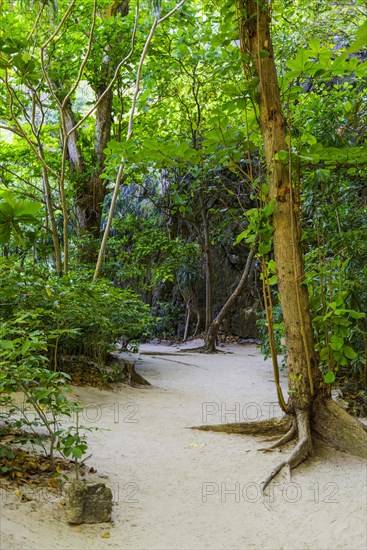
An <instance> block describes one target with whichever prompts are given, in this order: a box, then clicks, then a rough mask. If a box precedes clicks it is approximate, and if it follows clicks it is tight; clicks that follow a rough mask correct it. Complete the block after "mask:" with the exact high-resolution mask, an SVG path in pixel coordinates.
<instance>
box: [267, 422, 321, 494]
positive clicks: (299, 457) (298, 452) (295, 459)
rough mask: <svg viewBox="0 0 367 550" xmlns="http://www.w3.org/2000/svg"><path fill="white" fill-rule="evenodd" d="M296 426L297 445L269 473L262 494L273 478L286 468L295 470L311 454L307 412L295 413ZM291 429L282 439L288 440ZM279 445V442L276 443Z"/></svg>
mask: <svg viewBox="0 0 367 550" xmlns="http://www.w3.org/2000/svg"><path fill="white" fill-rule="evenodd" d="M296 418H297V424H296V430H298V437H299V439H298V443H297V445H296V446H295V448H294V449H293V451H292V452H291V454H290V455H289V456H288V458H286V459H285V460H282V462H280V463H279V464H278V465H277V466H276V467H275V468H274V470H273V471H272V472H271V474H270V475H269V476H268V477H267V478H266V479H265V481H264V482H263V483H262V491H263V493H264V491H265V489H266V487H267V486H268V485H269V483H270V482H271V481H272V480H273V479H274V477H275V476H276V475H277V474H278V473H279V472H280V471H281V470H282V469H283V468H284V467H285V466H287V467H288V468H289V470H293V469H294V468H297V466H299V465H300V464H301V463H302V462H303V461H304V460H306V458H307V457H308V456H309V455H311V454H312V439H311V430H310V419H309V414H308V411H298V412H297V416H296ZM292 428H293V427H292ZM291 432H292V429H291V430H289V432H288V433H287V434H286V435H285V437H284V438H282V439H285V438H286V437H288V440H290V434H291ZM278 443H279V442H278Z"/></svg>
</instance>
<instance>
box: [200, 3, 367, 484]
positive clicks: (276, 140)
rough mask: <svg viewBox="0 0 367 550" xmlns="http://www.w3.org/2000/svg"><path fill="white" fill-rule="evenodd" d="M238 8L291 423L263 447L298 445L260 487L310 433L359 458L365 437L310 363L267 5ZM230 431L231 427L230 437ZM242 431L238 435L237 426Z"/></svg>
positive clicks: (365, 451)
mask: <svg viewBox="0 0 367 550" xmlns="http://www.w3.org/2000/svg"><path fill="white" fill-rule="evenodd" d="M238 8H239V9H238V17H239V20H240V44H241V51H242V54H243V55H244V59H246V56H247V57H248V56H249V57H250V60H251V61H250V64H249V65H248V66H246V67H245V68H246V70H247V71H252V73H253V75H254V77H255V78H257V79H258V81H259V89H258V94H256V99H257V101H258V106H259V124H260V129H261V133H262V137H263V143H264V152H265V160H266V167H267V179H268V185H269V200H271V201H274V203H275V210H274V213H273V226H274V258H275V262H276V269H277V279H278V290H279V295H280V301H281V305H282V311H283V318H284V324H285V331H286V353H287V365H288V378H289V393H290V399H289V402H288V405H287V413H288V415H289V416H290V417H291V418H292V422H291V424H290V427H289V429H288V431H287V432H286V433H285V434H284V435H283V436H282V437H281V438H280V439H279V440H278V441H276V442H275V443H274V444H273V445H271V448H275V447H279V446H281V445H283V444H285V443H287V442H289V441H291V440H292V439H293V438H294V437H296V436H298V442H297V444H296V446H295V448H294V449H293V451H292V452H291V453H290V455H289V456H288V457H287V458H286V459H285V460H283V461H282V462H281V463H280V464H278V465H277V466H276V468H275V469H274V470H273V471H272V472H271V474H270V475H269V477H268V478H267V479H266V480H265V481H264V485H263V487H264V489H265V487H266V486H267V485H268V483H269V482H270V481H271V480H272V479H273V477H274V476H275V475H276V474H277V473H278V472H279V471H280V470H281V469H282V468H283V467H284V466H288V467H289V468H290V469H292V468H296V467H297V466H298V465H299V464H300V463H301V462H303V461H304V460H305V459H306V458H307V457H308V456H309V455H310V454H312V443H313V437H312V436H313V435H317V436H318V437H321V438H322V439H323V440H325V441H326V442H327V443H329V444H331V445H332V446H334V447H336V448H337V449H339V450H342V451H346V452H350V453H352V454H355V455H357V456H361V457H364V458H367V433H366V429H365V426H363V425H362V424H361V423H359V422H358V421H357V420H355V419H354V418H352V417H351V416H349V415H348V414H347V413H346V412H345V411H343V410H342V409H341V408H340V407H338V405H336V403H334V402H332V401H331V399H330V398H329V397H328V393H327V392H326V389H325V386H324V384H323V383H322V380H321V377H320V372H319V368H318V364H317V360H316V354H315V351H314V342H313V331H312V324H311V315H310V305H309V297H308V291H307V287H306V285H305V284H303V280H304V264H303V257H302V251H301V244H300V243H301V228H300V223H299V219H298V216H297V208H296V206H295V202H296V201H295V197H294V190H293V188H292V181H291V171H290V169H289V166H288V164H282V163H280V162H278V161H277V160H276V158H274V157H275V155H276V154H277V153H278V152H279V151H288V146H287V143H286V124H285V118H284V114H283V109H282V105H281V97H280V90H279V85H278V79H277V73H276V67H275V62H274V55H273V47H272V42H271V35H270V13H269V4H268V1H267V0H264V1H258V0H238ZM270 424H271V422H270ZM274 426H275V424H274ZM204 428H205V429H208V428H209V427H208V426H205V427H204ZM258 428H259V430H258V431H259V433H261V432H262V431H263V428H264V426H262V425H261V424H259V426H258ZM266 428H267V429H269V421H268V422H266ZM217 429H218V427H217ZM233 429H234V427H233V425H232V426H228V427H226V426H225V425H224V426H222V427H221V431H226V432H231V433H232V432H233ZM238 429H239V426H238V425H237V433H238ZM242 430H243V433H246V427H245V426H244V425H242Z"/></svg>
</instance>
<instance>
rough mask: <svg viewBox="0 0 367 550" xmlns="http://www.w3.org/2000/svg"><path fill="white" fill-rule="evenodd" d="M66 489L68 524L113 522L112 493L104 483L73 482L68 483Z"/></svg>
mask: <svg viewBox="0 0 367 550" xmlns="http://www.w3.org/2000/svg"><path fill="white" fill-rule="evenodd" d="M64 489H65V501H66V521H67V522H68V523H73V524H80V523H102V522H110V521H111V513H112V491H111V489H109V488H108V487H106V486H105V484H104V483H93V484H91V483H87V482H86V481H72V482H68V483H66V484H65V487H64Z"/></svg>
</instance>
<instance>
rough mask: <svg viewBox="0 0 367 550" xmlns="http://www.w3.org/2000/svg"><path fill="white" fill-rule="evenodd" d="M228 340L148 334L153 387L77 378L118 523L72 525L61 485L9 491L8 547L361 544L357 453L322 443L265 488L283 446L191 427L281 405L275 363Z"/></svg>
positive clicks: (366, 513)
mask: <svg viewBox="0 0 367 550" xmlns="http://www.w3.org/2000/svg"><path fill="white" fill-rule="evenodd" d="M195 344H196V345H197V343H195V342H194V343H190V344H189V345H191V346H194V345H195ZM221 349H222V351H226V352H227V353H220V354H216V355H206V354H198V353H190V352H186V353H179V351H178V346H163V345H158V344H157V345H154V344H149V345H144V346H142V349H141V353H140V355H139V359H138V361H137V371H138V372H139V373H140V374H142V375H143V376H144V377H145V378H146V379H147V380H149V381H150V382H151V384H152V386H149V387H144V388H131V387H129V386H126V385H119V386H116V387H115V388H114V389H113V390H110V391H107V390H99V389H97V388H91V387H83V388H80V387H76V388H74V394H75V396H76V397H77V398H79V399H81V400H82V401H83V403H84V411H83V415H82V420H81V423H82V424H84V425H85V426H93V427H97V428H98V430H97V431H93V432H92V433H91V434H89V436H88V440H89V452H90V453H91V454H92V456H91V458H90V459H89V460H88V468H91V467H93V468H94V469H95V470H97V473H95V474H89V477H91V478H94V479H96V480H97V479H98V480H99V479H101V478H102V479H103V481H105V482H106V483H107V485H109V486H110V487H111V489H112V490H113V494H114V501H115V506H114V508H113V523H112V524H99V525H81V526H70V525H68V524H67V523H65V519H64V508H63V506H62V499H61V498H60V495H53V494H52V493H50V494H48V493H47V492H46V491H41V492H40V494H39V495H38V498H34V496H31V497H30V498H31V500H26V502H21V501H20V499H19V495H18V496H17V495H16V494H15V493H10V492H3V493H2V498H1V515H0V527H1V542H0V548H1V550H20V549H22V550H28V549H37V550H52V549H60V550H66V549H67V550H84V549H85V550H87V549H88V550H94V549H98V550H100V549H101V550H102V549H112V548H118V549H121V550H122V549H136V550H141V549H157V550H163V549H169V550H175V549H180V550H181V549H182V550H183V549H211V550H214V549H215V550H219V549H226V550H229V549H244V550H247V549H260V548H262V549H266V550H283V549H284V550H285V549H289V550H298V549H312V550H319V549H320V550H321V549H322V550H334V549H338V548H340V549H343V550H359V549H365V548H366V547H367V504H366V491H367V487H366V485H367V468H366V463H365V462H364V461H363V460H362V459H358V458H354V457H352V456H349V455H347V454H343V453H339V452H336V451H333V450H330V449H328V448H326V447H325V446H323V445H320V446H318V448H317V449H316V452H315V455H314V457H313V460H312V461H308V462H306V463H305V464H303V465H301V466H300V467H299V468H298V469H297V470H296V471H295V472H293V474H292V478H291V480H289V478H288V474H287V472H283V473H281V474H280V476H279V477H278V478H277V479H276V480H275V481H274V482H273V483H272V484H271V485H270V487H269V488H268V490H267V494H266V495H265V496H264V497H262V496H261V493H260V483H261V482H262V481H263V480H264V479H265V478H266V477H267V475H268V474H269V472H270V471H271V470H272V468H273V466H275V465H276V464H277V463H278V461H279V454H278V452H276V453H266V454H263V453H261V452H259V451H258V449H259V448H260V447H262V446H264V445H263V443H262V442H261V441H260V440H259V439H256V438H252V437H248V436H239V435H225V434H220V433H212V432H203V431H195V430H190V429H186V428H188V427H190V426H195V425H200V424H205V423H206V424H219V423H222V422H240V421H245V420H253V419H260V417H262V418H268V417H269V416H272V415H273V413H274V412H275V414H276V415H280V410H279V408H278V406H277V405H276V392H275V387H274V384H273V381H272V367H271V364H270V362H269V361H264V360H263V357H262V355H261V353H260V352H259V351H258V349H257V347H256V345H236V344H230V345H226V346H225V347H222V348H221ZM148 353H149V354H148ZM156 353H158V354H157V355H154V354H156ZM159 353H165V354H164V355H159ZM166 353H167V354H169V355H166ZM282 384H283V386H284V387H286V377H285V375H283V376H282ZM289 448H290V447H288V450H289ZM283 452H287V449H285V450H284V451H283ZM93 476H94V477H93ZM104 476H106V477H104Z"/></svg>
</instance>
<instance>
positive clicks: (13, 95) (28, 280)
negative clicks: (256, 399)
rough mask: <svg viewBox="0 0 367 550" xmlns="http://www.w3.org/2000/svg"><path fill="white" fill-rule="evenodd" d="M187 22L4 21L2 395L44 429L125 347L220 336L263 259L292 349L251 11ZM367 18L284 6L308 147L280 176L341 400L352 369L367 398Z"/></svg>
mask: <svg viewBox="0 0 367 550" xmlns="http://www.w3.org/2000/svg"><path fill="white" fill-rule="evenodd" d="M174 6H175V4H174V2H164V3H162V5H161V3H160V2H158V3H154V7H155V9H154V10H153V9H152V6H151V5H150V4H149V6H147V5H143V6H142V7H139V5H138V3H136V2H134V1H133V0H131V1H130V2H129V1H123V2H121V3H119V2H117V3H113V4H111V3H110V1H109V0H98V1H94V0H93V1H92V0H86V1H85V2H83V3H82V4H80V3H78V2H68V1H66V0H60V2H58V4H57V6H56V4H55V5H54V4H53V3H47V2H46V3H44V2H40V3H38V2H35V3H31V4H26V3H24V2H18V1H14V2H10V3H8V5H5V4H4V5H2V6H1V7H0V28H1V31H0V80H1V83H2V87H1V92H0V145H1V148H0V182H1V189H0V247H1V254H2V258H1V264H0V269H1V282H0V304H1V310H0V321H1V327H2V333H1V335H0V336H1V340H0V352H1V362H2V374H1V387H2V391H3V392H4V393H5V394H6V395H11V394H12V393H14V392H15V391H18V390H21V391H24V389H25V388H26V389H27V392H31V393H30V394H29V395H28V394H25V395H26V399H27V400H28V401H29V402H31V403H33V404H35V406H36V407H38V409H37V410H38V412H39V414H40V415H41V416H42V407H41V405H42V406H43V405H47V407H48V410H49V412H50V413H51V415H54V414H55V415H56V413H59V412H60V413H63V412H64V409H63V407H64V406H65V407H66V409H67V401H66V397H65V396H64V390H63V387H64V384H65V381H66V378H65V377H64V375H62V374H60V373H61V372H62V371H63V370H68V372H70V373H71V374H72V373H73V368H74V367H73V365H74V366H75V365H76V364H78V362H79V364H80V363H81V361H82V363H83V365H84V367H83V368H85V369H88V368H90V367H91V365H97V366H98V368H100V369H102V370H103V365H104V364H105V362H106V361H107V357H108V354H109V353H110V352H111V351H113V350H114V349H115V347H116V343H117V341H118V339H119V338H122V339H123V341H124V342H130V341H133V342H135V341H136V342H138V341H141V340H142V339H144V338H147V337H149V336H152V335H153V336H160V337H162V336H163V337H172V338H173V337H178V336H180V337H183V336H184V337H188V336H190V335H193V334H196V333H198V332H200V331H202V330H207V329H208V327H209V325H210V323H211V321H212V319H213V316H214V313H215V311H218V310H219V309H220V308H221V306H222V305H223V303H218V301H220V300H222V302H223V294H219V292H218V290H217V287H221V286H223V284H222V278H223V272H224V270H225V269H227V270H228V268H226V267H225V266H226V265H227V264H228V265H229V266H230V269H229V271H230V277H231V278H230V282H229V283H228V284H227V283H226V285H227V286H228V288H225V294H226V296H228V295H229V294H230V293H231V291H232V290H233V288H234V287H235V286H236V283H237V282H238V279H239V277H240V274H241V271H242V270H243V267H244V265H245V256H246V255H247V254H248V251H249V248H250V247H254V248H255V249H256V253H257V257H258V264H257V265H260V264H262V268H263V276H262V279H263V281H264V286H265V287H266V286H267V288H268V294H270V295H271V296H272V299H273V302H274V306H273V310H272V314H273V327H270V328H273V330H274V331H275V342H276V344H277V351H281V349H282V347H281V346H282V342H284V340H283V338H284V333H283V321H282V311H281V305H280V303H279V299H278V293H277V285H276V283H277V279H276V266H275V265H274V259H273V256H272V235H273V226H272V213H273V209H274V204H272V203H271V202H269V201H268V192H269V189H268V186H267V183H266V169H265V165H264V159H263V146H262V138H261V133H260V130H259V125H258V117H259V79H258V78H255V77H253V73H252V72H251V70H250V68H249V67H250V58H249V56H248V55H247V54H246V53H245V54H243V55H241V52H240V49H239V47H238V46H239V31H238V13H237V9H238V7H237V4H236V2H232V1H229V0H223V1H222V2H219V3H214V4H212V3H194V4H192V3H188V2H187V3H186V4H183V5H182V6H181V7H180V9H179V10H177V11H175V12H174V13H173V14H172V15H171V17H170V18H168V19H164V16H165V14H167V13H168V12H169V10H170V9H172V8H174ZM363 8H364V2H362V1H361V0H357V1H355V2H353V3H351V4H350V5H348V6H346V5H345V3H343V2H338V1H335V2H332V1H328V2H323V3H320V2H316V3H312V2H311V3H309V2H305V1H303V0H297V1H296V2H287V1H276V2H274V3H273V4H272V17H273V22H272V25H273V35H274V44H275V54H276V61H277V66H278V71H279V75H280V86H281V97H282V101H283V107H284V110H285V112H286V116H287V120H286V123H287V145H288V150H284V151H278V152H277V154H276V159H275V160H276V161H277V162H279V163H282V164H284V165H287V166H288V167H289V172H290V174H291V175H292V188H293V193H294V201H295V208H296V209H297V213H298V214H299V216H300V219H301V223H302V229H303V242H302V244H303V252H304V257H305V271H306V273H305V283H306V284H307V285H308V288H309V292H310V297H311V309H312V312H311V313H312V318H313V328H314V333H315V342H316V350H317V352H318V359H319V361H320V368H321V369H322V372H323V375H324V381H325V382H326V383H330V384H331V383H333V382H334V380H335V375H336V373H337V372H338V370H340V369H341V370H342V371H343V373H345V371H346V372H347V375H348V376H350V375H355V376H357V378H358V379H359V380H362V381H363V383H364V384H365V385H367V358H366V348H367V336H366V327H367V325H366V318H365V311H366V309H367V271H366V270H367V267H366V266H367V261H366V260H367V238H366V225H367V217H366V201H367V195H366V188H365V178H366V173H367V143H366V136H365V128H366V125H367V109H366V68H367V53H366V43H367V40H366V35H367V28H366V23H365V22H364V19H363ZM157 10H158V11H157ZM157 14H158V15H157ZM160 18H163V19H162V20H160ZM149 32H150V35H149V39H148V40H147V37H148V34H149ZM261 55H263V56H267V55H268V52H267V46H266V44H264V50H262V52H261ZM114 190H115V196H114V193H113V192H114ZM110 222H111V223H110ZM110 225H111V228H110ZM106 227H107V230H106ZM104 233H105V237H106V240H105V241H104V242H103V244H102V247H101V240H102V237H103V234H104ZM98 252H99V259H100V265H99V267H98V264H97V269H95V265H96V260H97V257H98ZM218 258H219V259H220V260H218ZM215 262H217V263H215ZM226 262H227V264H226ZM231 269H232V271H231ZM93 273H94V282H93ZM256 273H257V272H256V271H255V274H256ZM101 275H102V277H103V278H101ZM256 276H257V275H256ZM227 280H228V279H226V281H227ZM252 280H253V281H255V279H254V278H253V279H252ZM253 285H254V286H255V287H256V294H257V295H261V292H262V290H261V286H262V282H261V281H255V282H254V283H253ZM222 291H223V289H222ZM264 292H267V290H266V289H265V291H264ZM219 296H220V297H219ZM258 301H259V300H258V298H257V302H256V308H258ZM254 302H255V300H254ZM247 305H250V306H251V307H252V306H253V303H251V304H247ZM254 307H255V306H254ZM149 311H150V314H149ZM260 318H261V319H262V320H260V325H261V326H262V329H261V336H262V341H263V342H262V344H263V347H264V350H265V351H266V352H268V353H270V347H269V345H270V344H269V340H268V336H267V335H266V331H265V329H267V328H269V318H266V319H265V315H264V314H263V316H262V317H261V316H260ZM270 324H271V323H270ZM257 334H258V332H257V328H256V326H254V327H253V334H252V335H255V336H256V335H257ZM81 358H83V359H81ZM70 365H71V367H70ZM32 380H33V382H34V384H35V386H33V384H32ZM34 388H36V389H34ZM37 392H38V393H37ZM42 392H46V393H42ZM47 392H48V393H47ZM66 409H65V410H66ZM66 412H67V411H66ZM55 418H56V417H55ZM55 422H56V420H55ZM55 426H56V424H55ZM55 430H56V428H55ZM55 430H54V432H55ZM56 431H57V430H56ZM54 432H53V433H54ZM69 435H70V434H69ZM74 435H75V434H74ZM57 437H59V436H56V440H55V442H54V443H53V445H54V446H55V448H59V449H61V448H62V445H61V443H60V442H59V441H58V439H57ZM60 437H61V436H60ZM62 437H64V435H62ZM65 437H66V436H65ZM70 437H72V434H71V435H70ZM73 437H74V436H73ZM75 438H76V439H75V441H74V443H75V445H76V446H78V444H79V443H80V441H79V440H78V437H77V435H75ZM68 441H69V442H70V443H71V447H73V445H74V443H73V442H72V440H71V439H70V440H68ZM66 447H67V445H66ZM71 447H70V448H71ZM63 448H64V454H68V453H69V454H70V452H71V451H70V452H69V451H66V453H65V445H64V447H63ZM79 448H81V447H80V446H79ZM75 453H76V454H78V453H79V451H74V454H75Z"/></svg>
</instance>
